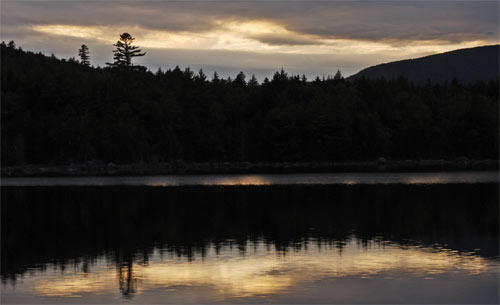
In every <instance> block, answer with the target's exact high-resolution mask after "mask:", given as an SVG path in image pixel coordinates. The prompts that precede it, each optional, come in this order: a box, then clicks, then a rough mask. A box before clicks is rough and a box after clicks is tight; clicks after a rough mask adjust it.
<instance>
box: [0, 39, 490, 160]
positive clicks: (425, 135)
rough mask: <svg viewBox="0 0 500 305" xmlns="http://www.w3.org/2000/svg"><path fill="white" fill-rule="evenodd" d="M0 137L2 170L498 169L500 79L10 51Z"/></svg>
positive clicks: (4, 47)
mask: <svg viewBox="0 0 500 305" xmlns="http://www.w3.org/2000/svg"><path fill="white" fill-rule="evenodd" d="M334 72H335V71H332V73H334ZM1 128H2V129H1V156H2V159H1V161H2V164H3V165H24V164H69V163H78V162H85V161H88V160H100V161H103V162H114V163H117V164H127V163H138V162H148V163H155V162H170V161H173V160H183V161H186V162H221V161H229V162H231V161H249V162H300V161H302V162H303V161H362V160H373V159H376V158H379V157H385V158H393V159H403V160H404V159H437V158H443V159H450V158H457V157H460V156H466V157H468V158H475V159H486V158H492V159H497V158H498V154H499V80H498V78H497V79H494V80H491V81H488V82H484V81H480V82H475V83H470V84H463V83H460V82H458V81H451V82H444V83H431V82H430V81H429V82H427V83H425V84H422V85H416V84H414V83H412V82H410V81H408V80H406V79H404V78H402V77H401V78H397V79H392V80H386V79H383V78H379V79H367V78H363V77H360V78H356V79H353V80H346V79H344V78H343V77H342V76H341V74H340V73H337V74H336V75H335V77H328V78H326V79H324V78H319V77H318V78H316V79H312V80H308V79H306V77H305V76H300V75H289V74H288V73H286V71H284V70H283V69H281V70H278V71H277V72H276V73H275V74H274V75H273V76H272V77H271V78H270V79H267V78H266V79H264V80H263V81H262V82H261V83H259V82H258V81H257V80H256V79H255V77H247V76H246V75H245V74H244V73H243V72H240V73H239V74H238V75H236V76H235V77H234V78H221V77H219V76H218V75H217V74H216V73H215V74H214V75H213V76H207V75H205V73H204V72H203V71H201V70H200V71H198V72H196V71H192V70H191V69H190V68H185V69H181V68H179V67H178V66H177V67H175V68H171V69H168V70H161V69H159V70H158V71H156V72H152V71H149V70H147V69H145V68H144V69H142V68H139V69H137V68H135V69H124V68H123V67H116V66H112V65H110V66H109V67H105V68H102V67H92V66H90V65H88V64H82V63H81V62H80V61H78V60H75V59H58V58H56V57H55V56H54V55H52V56H45V55H43V54H41V53H33V52H27V51H24V50H22V48H20V47H16V46H15V45H14V44H5V43H2V44H1Z"/></svg>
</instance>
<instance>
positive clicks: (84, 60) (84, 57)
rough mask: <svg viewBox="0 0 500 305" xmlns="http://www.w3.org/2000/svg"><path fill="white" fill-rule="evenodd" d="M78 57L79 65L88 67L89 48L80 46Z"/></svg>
mask: <svg viewBox="0 0 500 305" xmlns="http://www.w3.org/2000/svg"><path fill="white" fill-rule="evenodd" d="M78 56H79V57H80V63H81V64H82V65H84V66H87V67H88V66H90V55H89V47H87V46H86V45H84V44H82V47H81V48H80V49H78Z"/></svg>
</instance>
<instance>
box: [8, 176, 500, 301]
mask: <svg viewBox="0 0 500 305" xmlns="http://www.w3.org/2000/svg"><path fill="white" fill-rule="evenodd" d="M498 196H499V194H498V184H450V185H448V184H442V185H322V186H321V185H315V186H255V187H248V186H247V187H236V186H234V187H230V188H228V187H206V186H196V187H192V186H186V187H175V188H163V187H160V188H158V187H142V186H141V187H139V186H137V187H130V186H116V187H95V186H93V187H3V188H2V213H1V217H2V218H1V220H2V221H1V226H2V228H1V229H2V230H1V234H2V236H1V237H2V238H1V240H0V241H1V249H2V255H1V279H2V303H43V302H48V303H58V302H59V303H71V302H80V303H81V302H88V303H117V302H121V301H126V302H138V303H166V302H172V303H200V302H203V303H207V302H214V303H221V302H230V303H231V302H249V303H252V302H253V303H262V302H281V303H287V302H288V303H289V302H299V303H314V302H316V303H318V302H319V303H321V302H323V303H336V302H337V303H366V302H372V303H373V302H375V303H387V302H392V303H404V302H410V303H429V302H431V303H461V302H469V303H481V302H483V303H492V302H493V303H495V302H498V276H499V273H498V268H499V264H498V251H499V250H498V249H499V240H498V225H499V220H498V217H499V206H498V201H499V198H498ZM412 287H419V289H418V290H415V289H414V288H412ZM78 300H80V301H78ZM82 300H83V301H82Z"/></svg>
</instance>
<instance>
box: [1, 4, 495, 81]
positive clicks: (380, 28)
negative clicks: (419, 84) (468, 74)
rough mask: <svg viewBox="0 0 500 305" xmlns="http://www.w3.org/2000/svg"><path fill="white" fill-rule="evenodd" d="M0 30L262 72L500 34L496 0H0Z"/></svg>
mask: <svg viewBox="0 0 500 305" xmlns="http://www.w3.org/2000/svg"><path fill="white" fill-rule="evenodd" d="M0 23H1V40H3V41H6V42H8V41H10V40H14V41H15V42H16V44H17V45H18V46H20V47H22V48H23V49H24V50H30V51H35V52H39V51H40V52H42V53H45V54H47V55H50V54H54V55H56V56H57V57H59V58H69V57H77V54H78V48H79V47H80V46H81V45H82V44H86V45H87V46H88V47H89V49H90V56H91V64H93V65H94V66H97V65H99V66H104V65H105V63H106V62H111V61H112V59H113V53H112V50H113V49H114V47H113V44H114V43H116V41H117V40H118V38H119V35H120V34H121V33H124V32H128V33H130V34H131V35H132V36H133V37H135V38H136V39H135V44H136V45H138V46H140V47H141V49H142V50H143V51H145V52H147V54H146V56H144V57H141V58H136V59H135V63H136V64H141V65H144V66H147V67H148V68H149V69H151V70H153V71H156V70H157V69H158V68H159V67H161V68H162V69H169V68H170V69H171V68H174V67H175V66H176V65H178V66H180V67H181V68H185V67H191V69H193V70H195V71H198V70H199V69H203V70H204V71H205V73H206V74H212V73H213V72H214V71H217V72H218V74H219V75H221V76H223V77H228V76H231V77H234V76H235V75H236V74H237V73H238V72H240V71H243V72H244V73H245V74H246V75H252V74H254V75H255V76H256V77H257V78H258V79H259V80H262V79H263V78H264V77H266V76H267V77H269V76H272V75H273V74H274V72H275V71H277V70H280V69H281V68H284V69H285V70H286V71H287V72H288V73H289V74H300V75H302V74H305V75H306V76H307V77H308V78H312V77H316V76H320V77H321V76H322V75H333V74H335V72H336V71H337V69H340V71H341V72H342V74H343V75H344V76H349V75H351V74H354V73H356V72H358V71H360V70H361V69H363V68H366V67H368V66H371V65H375V64H380V63H384V62H390V61H395V60H401V59H408V58H417V57H421V56H425V55H430V54H436V53H441V52H446V51H451V50H455V49H460V48H468V47H475V46H481V45H491V44H498V43H499V41H500V38H499V2H498V1H497V0H493V1H477V0H472V1H463V0H462V1H450V0H437V1H436V0H434V1H422V0H417V1H410V0H403V1H390V0H389V1H388V0H385V1H378V0H371V1H355V0H350V1H335V0H331V1H312V0H309V1H296V0H295V1H294V0H290V1H280V0H274V1H271V0H269V1H262V0H261V1H258V0H254V1H238V0H233V1H211V0H204V1H190V0H184V1H168V0H165V1H162V0H155V1H150V0H135V1H128V0H112V1H110V0H55V1H54V0H52V1H45V0H2V1H1V19H0Z"/></svg>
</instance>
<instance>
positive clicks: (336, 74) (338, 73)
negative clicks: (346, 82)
mask: <svg viewBox="0 0 500 305" xmlns="http://www.w3.org/2000/svg"><path fill="white" fill-rule="evenodd" d="M343 78H344V77H343V76H342V73H340V70H339V69H337V73H335V76H334V77H333V79H334V80H341V79H343Z"/></svg>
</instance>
